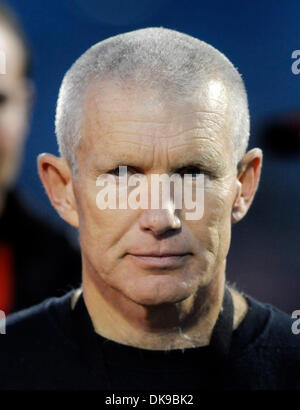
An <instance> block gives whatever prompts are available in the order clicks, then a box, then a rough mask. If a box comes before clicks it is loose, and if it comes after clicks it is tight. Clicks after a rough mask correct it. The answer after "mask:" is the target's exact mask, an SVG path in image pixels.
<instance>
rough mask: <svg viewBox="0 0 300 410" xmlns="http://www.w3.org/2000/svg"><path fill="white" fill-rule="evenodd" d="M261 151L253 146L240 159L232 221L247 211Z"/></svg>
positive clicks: (259, 170)
mask: <svg viewBox="0 0 300 410" xmlns="http://www.w3.org/2000/svg"><path fill="white" fill-rule="evenodd" d="M262 157H263V154H262V151H261V149H259V148H253V149H252V150H250V151H248V152H247V153H246V154H245V155H244V157H243V159H242V160H241V161H240V166H239V171H238V175H237V180H236V183H237V194H236V197H235V201H234V203H233V207H232V218H231V221H232V223H235V222H238V221H240V220H241V219H242V218H243V217H244V216H245V215H246V213H247V212H248V209H249V208H250V205H251V203H252V201H253V198H254V195H255V193H256V190H257V188H258V184H259V179H260V173H261V167H262Z"/></svg>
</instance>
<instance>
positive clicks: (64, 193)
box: [38, 154, 79, 228]
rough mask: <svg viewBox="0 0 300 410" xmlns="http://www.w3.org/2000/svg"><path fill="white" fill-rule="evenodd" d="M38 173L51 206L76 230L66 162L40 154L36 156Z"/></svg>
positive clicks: (75, 218) (70, 174)
mask: <svg viewBox="0 0 300 410" xmlns="http://www.w3.org/2000/svg"><path fill="white" fill-rule="evenodd" d="M38 172H39V176H40V178H41V181H42V183H43V185H44V188H45V190H46V192H47V195H48V197H49V199H50V202H51V204H52V205H53V206H54V208H55V209H56V211H57V212H58V213H59V215H60V216H61V217H62V218H63V219H64V220H65V221H66V222H68V223H69V224H70V225H72V226H75V227H76V228H78V226H79V223H78V213H77V207H76V201H75V196H74V191H73V179H72V171H71V169H70V166H69V164H68V162H67V160H66V159H65V158H59V157H56V156H54V155H51V154H41V155H39V156H38Z"/></svg>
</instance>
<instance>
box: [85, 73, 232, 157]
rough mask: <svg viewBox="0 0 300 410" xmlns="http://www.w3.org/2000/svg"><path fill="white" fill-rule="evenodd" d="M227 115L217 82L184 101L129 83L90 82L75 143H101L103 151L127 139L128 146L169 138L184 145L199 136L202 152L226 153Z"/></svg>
mask: <svg viewBox="0 0 300 410" xmlns="http://www.w3.org/2000/svg"><path fill="white" fill-rule="evenodd" d="M228 111H229V101H228V92H227V88H226V87H225V85H224V84H223V83H222V81H220V80H217V79H211V80H208V81H206V82H205V83H203V84H201V87H199V89H197V90H195V91H194V92H193V94H191V95H189V96H180V95H178V94H177V95H176V92H175V91H174V92H172V91H170V90H167V91H166V90H164V89H163V88H157V87H153V88H151V87H145V88H141V87H136V86H133V85H132V84H131V83H130V82H124V83H123V84H122V85H120V84H115V83H113V82H103V81H102V82H101V81H94V82H91V83H90V85H89V87H88V88H87V92H86V95H85V102H84V113H83V121H82V126H81V135H82V141H81V143H85V142H87V139H88V140H90V143H91V144H93V145H94V144H96V143H97V141H100V140H101V144H103V147H107V146H108V145H109V144H110V143H111V142H112V140H113V139H122V138H123V135H125V134H127V136H129V137H130V140H131V141H132V142H134V140H136V142H138V141H143V142H145V143H148V142H149V141H150V140H151V141H153V143H154V144H156V145H157V144H160V142H162V141H164V140H166V139H169V141H171V143H173V141H174V144H177V145H178V141H177V140H178V139H179V138H181V139H182V141H184V142H185V141H187V140H188V139H189V138H190V139H192V138H194V137H195V136H199V137H200V139H202V141H204V142H203V143H204V144H206V145H207V146H208V148H209V147H212V148H213V147H214V146H216V145H218V150H222V149H223V148H224V149H226V150H227V151H228V150H230V151H231V150H232V146H231V138H230V129H229V128H230V121H229V116H228ZM129 137H128V138H129ZM125 138H126V137H125ZM151 141H150V142H151ZM89 145H90V144H89Z"/></svg>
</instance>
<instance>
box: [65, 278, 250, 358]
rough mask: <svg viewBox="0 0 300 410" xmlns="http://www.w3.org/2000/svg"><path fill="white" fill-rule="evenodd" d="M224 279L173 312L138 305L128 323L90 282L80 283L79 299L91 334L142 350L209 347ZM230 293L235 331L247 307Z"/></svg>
mask: <svg viewBox="0 0 300 410" xmlns="http://www.w3.org/2000/svg"><path fill="white" fill-rule="evenodd" d="M224 278H225V275H224V274H221V273H220V274H219V276H217V277H216V280H215V281H212V283H211V284H210V285H209V286H207V287H206V288H205V289H201V290H200V291H199V292H198V294H197V295H195V296H194V297H193V298H190V299H189V300H186V301H184V302H180V303H178V304H176V309H174V306H170V305H165V306H158V307H145V306H140V305H139V306H137V309H136V310H135V313H136V317H135V318H134V319H135V320H132V317H131V320H128V316H127V315H124V314H122V313H124V308H123V309H120V311H117V310H116V309H115V308H113V307H112V306H110V305H109V304H108V303H107V302H106V301H105V299H104V298H103V297H102V296H101V292H99V290H98V289H97V286H96V285H95V283H94V282H93V281H87V280H86V281H83V297H84V300H85V304H86V306H87V309H88V312H89V315H90V317H91V320H92V322H93V325H94V328H95V331H96V333H98V334H100V335H101V336H103V337H105V338H107V339H110V340H114V341H116V342H118V343H122V344H126V345H130V346H135V347H139V348H143V349H150V350H171V349H186V348H192V347H200V346H206V345H208V344H209V341H210V337H211V334H212V331H213V328H214V325H215V323H216V321H217V318H218V315H219V312H220V309H221V305H222V300H223V294H224V286H225V279H224ZM230 291H231V294H232V298H233V304H234V325H233V327H234V329H236V328H237V327H238V325H239V324H240V323H241V321H242V320H243V318H244V317H245V315H246V313H247V310H248V305H247V302H246V300H245V298H244V297H243V296H242V295H240V294H239V293H238V292H237V291H235V290H233V289H231V290H230ZM77 297H78V294H77ZM73 302H74V301H73ZM129 303H133V302H132V301H130V302H129ZM128 311H129V310H128ZM99 312H101V313H100V314H99ZM130 312H131V313H132V309H131V311H130Z"/></svg>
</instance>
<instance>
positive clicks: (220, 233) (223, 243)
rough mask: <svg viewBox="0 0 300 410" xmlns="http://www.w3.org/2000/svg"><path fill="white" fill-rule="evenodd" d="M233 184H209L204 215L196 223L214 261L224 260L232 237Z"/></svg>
mask: <svg viewBox="0 0 300 410" xmlns="http://www.w3.org/2000/svg"><path fill="white" fill-rule="evenodd" d="M232 201H233V184H232V183H230V181H227V183H226V181H222V183H217V182H214V183H208V184H207V186H206V188H205V195H204V214H203V217H202V219H201V220H200V221H199V223H195V224H194V226H195V229H196V230H197V236H198V238H199V241H200V243H201V245H202V246H204V248H205V249H206V251H208V252H209V254H210V257H212V258H213V259H215V258H218V260H221V259H222V260H223V259H224V258H225V257H226V255H227V253H228V249H229V244H230V237H231V209H232Z"/></svg>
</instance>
